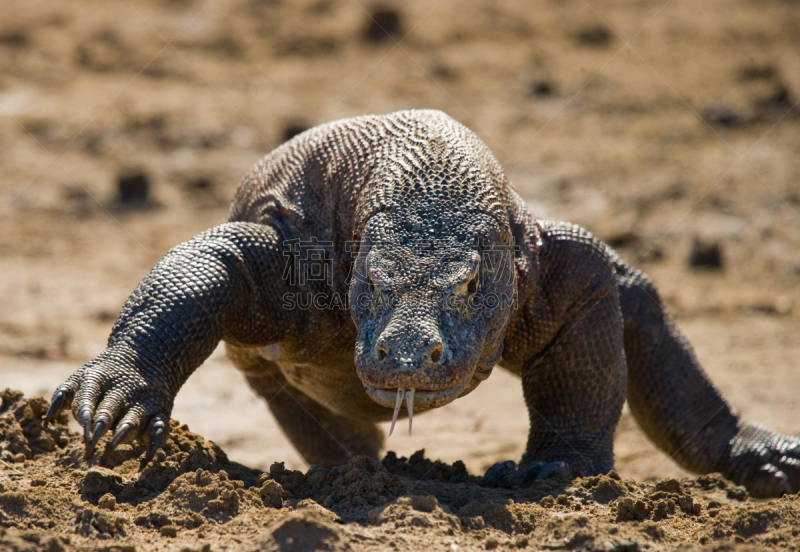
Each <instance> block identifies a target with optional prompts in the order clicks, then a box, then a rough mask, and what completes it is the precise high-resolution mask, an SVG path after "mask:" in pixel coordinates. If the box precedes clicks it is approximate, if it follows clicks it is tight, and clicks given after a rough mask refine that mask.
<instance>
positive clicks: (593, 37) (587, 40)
mask: <svg viewBox="0 0 800 552" xmlns="http://www.w3.org/2000/svg"><path fill="white" fill-rule="evenodd" d="M575 40H576V41H577V42H578V44H581V45H584V46H592V47H594V48H601V47H604V46H608V45H609V44H610V43H611V32H610V31H609V30H608V27H606V26H605V25H588V26H586V27H583V28H582V29H580V30H579V31H578V32H577V34H576V35H575Z"/></svg>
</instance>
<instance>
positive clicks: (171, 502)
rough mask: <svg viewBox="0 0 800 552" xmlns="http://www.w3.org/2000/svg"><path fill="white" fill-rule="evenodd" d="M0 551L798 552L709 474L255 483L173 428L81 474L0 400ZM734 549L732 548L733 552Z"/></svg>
mask: <svg viewBox="0 0 800 552" xmlns="http://www.w3.org/2000/svg"><path fill="white" fill-rule="evenodd" d="M0 398H2V404H0V458H2V462H3V464H2V466H1V467H2V471H0V473H1V474H2V475H0V549H2V550H13V551H48V552H59V551H67V550H105V551H108V552H111V551H117V552H122V551H125V552H132V551H135V550H157V549H165V548H166V549H175V550H186V551H190V550H195V551H198V552H200V551H210V550H218V549H240V550H253V551H255V550H263V551H278V550H280V551H301V550H302V551H306V550H324V551H344V550H372V549H386V548H387V547H388V548H396V549H402V550H426V549H427V548H428V547H429V543H431V542H437V543H445V544H446V545H447V546H449V547H450V549H451V550H457V549H480V550H491V549H497V548H512V549H525V548H534V549H540V548H546V549H568V550H576V549H578V550H604V551H609V550H616V551H623V550H659V549H674V548H675V547H677V546H679V545H680V546H682V547H683V549H684V550H692V549H700V548H706V547H708V549H714V550H718V549H727V548H728V547H730V546H736V547H744V548H742V549H748V548H752V549H753V550H756V549H758V550H761V549H765V548H786V547H796V546H798V545H800V537H798V529H797V525H798V518H800V503H798V498H797V497H796V496H789V497H784V498H782V499H779V500H770V501H753V500H751V499H750V498H749V497H748V495H747V492H746V491H745V490H744V489H743V488H741V487H737V486H734V485H732V484H731V483H729V482H728V481H726V480H725V479H723V478H722V477H720V476H719V475H716V474H711V475H706V476H701V477H698V478H696V479H683V480H677V479H664V480H661V481H658V482H656V483H654V484H652V483H647V484H641V483H636V482H634V481H633V480H626V479H622V478H620V477H619V475H617V474H616V473H615V472H611V473H609V474H607V475H600V476H595V477H583V478H577V479H574V480H572V481H566V480H559V479H548V480H544V481H537V482H536V483H535V484H534V485H533V486H528V487H524V488H510V489H495V488H486V487H482V486H480V484H479V482H480V478H478V477H475V476H473V475H470V474H469V473H468V472H467V470H466V469H465V468H464V465H463V463H461V462H455V463H453V464H445V463H443V462H439V461H432V460H429V459H426V458H425V455H424V451H419V452H417V453H415V454H414V455H412V456H411V457H410V458H398V457H397V456H396V455H395V454H394V453H392V452H389V453H388V454H387V455H386V457H385V458H384V459H383V461H382V462H378V461H376V460H371V459H368V458H366V457H363V456H357V457H354V458H352V459H351V460H350V461H349V462H348V463H347V464H345V465H343V466H338V467H336V468H333V469H326V468H323V467H321V466H312V467H311V468H310V469H309V470H308V471H307V472H306V473H302V472H299V471H292V470H287V469H285V467H284V465H283V463H275V464H273V465H272V466H271V468H270V470H269V471H268V472H261V471H259V470H254V469H250V468H247V467H245V466H242V465H240V464H237V463H235V462H231V461H229V460H228V458H227V456H226V455H225V453H224V452H223V451H222V450H221V449H220V448H219V447H218V446H216V445H215V444H214V443H212V442H210V441H206V440H204V439H203V438H202V437H200V436H199V435H196V434H193V433H192V432H190V431H189V429H188V428H187V427H186V426H185V425H180V424H179V423H178V422H175V421H173V423H172V432H171V435H170V439H169V442H168V443H167V444H166V446H165V447H164V449H163V451H160V452H159V453H158V454H157V455H156V458H155V459H154V461H153V462H152V463H151V464H149V465H147V466H145V467H144V469H142V466H141V464H140V460H139V458H140V457H141V455H142V454H143V452H144V447H143V446H142V445H141V444H133V445H126V446H122V447H120V448H119V449H118V450H117V451H115V452H108V451H106V450H105V447H104V443H101V446H100V447H99V448H98V450H99V451H100V453H99V454H98V455H97V456H96V457H94V458H92V459H89V460H87V459H86V458H85V457H84V453H83V443H82V440H81V438H80V436H79V435H76V434H74V433H72V432H70V431H69V430H68V429H67V427H66V421H67V420H66V416H65V415H62V416H59V417H58V418H57V419H56V421H55V423H54V424H52V426H51V427H48V428H47V429H44V428H43V427H42V417H43V414H44V412H45V409H46V405H47V403H46V401H45V400H43V399H41V398H33V399H26V398H25V397H23V395H22V393H20V392H17V391H12V390H8V389H7V390H5V391H3V392H2V393H0ZM737 549H738V548H737Z"/></svg>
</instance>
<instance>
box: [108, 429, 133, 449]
mask: <svg viewBox="0 0 800 552" xmlns="http://www.w3.org/2000/svg"><path fill="white" fill-rule="evenodd" d="M134 427H135V426H134V425H133V424H131V423H128V422H123V423H121V424H119V427H118V428H117V432H116V433H115V434H114V437H112V438H111V442H110V443H108V448H109V449H110V450H114V449H115V448H117V447H118V446H119V445H120V443H124V442H125V441H126V440H127V437H128V436H129V434H130V432H131V431H132V430H133V428H134Z"/></svg>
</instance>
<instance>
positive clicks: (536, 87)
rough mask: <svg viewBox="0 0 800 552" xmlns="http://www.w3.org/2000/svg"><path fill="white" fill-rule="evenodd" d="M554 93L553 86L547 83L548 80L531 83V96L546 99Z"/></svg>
mask: <svg viewBox="0 0 800 552" xmlns="http://www.w3.org/2000/svg"><path fill="white" fill-rule="evenodd" d="M553 92H554V87H553V85H552V84H550V83H549V82H547V81H546V80H537V81H533V82H532V83H531V88H530V94H531V96H537V97H539V98H544V97H545V96H550V95H552V94H553Z"/></svg>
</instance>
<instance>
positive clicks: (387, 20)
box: [364, 7, 402, 43]
mask: <svg viewBox="0 0 800 552" xmlns="http://www.w3.org/2000/svg"><path fill="white" fill-rule="evenodd" d="M401 28H402V24H401V21H400V14H399V13H398V12H397V10H394V9H391V8H384V7H381V8H376V9H374V10H373V11H372V12H371V13H370V15H369V19H368V21H367V24H366V26H365V28H364V39H365V40H367V41H368V42H376V43H377V42H383V41H384V40H390V39H391V38H392V37H396V36H398V35H400V34H401V33H400V31H401Z"/></svg>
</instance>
